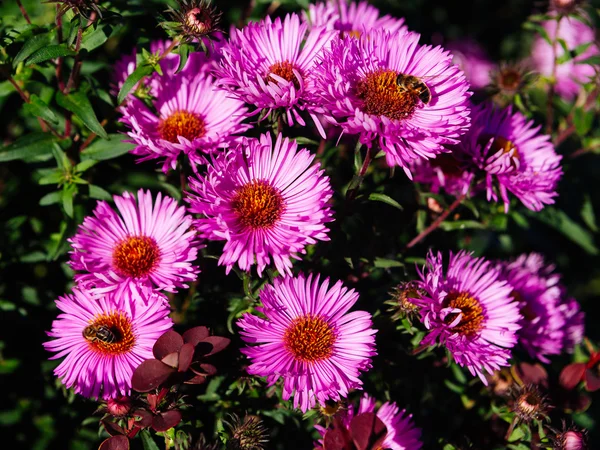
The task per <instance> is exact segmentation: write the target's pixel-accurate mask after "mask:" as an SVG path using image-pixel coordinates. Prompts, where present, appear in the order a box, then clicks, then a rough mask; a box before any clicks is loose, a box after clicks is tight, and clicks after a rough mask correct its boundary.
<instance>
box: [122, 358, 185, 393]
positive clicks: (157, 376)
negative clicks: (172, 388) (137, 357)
mask: <svg viewBox="0 0 600 450" xmlns="http://www.w3.org/2000/svg"><path fill="white" fill-rule="evenodd" d="M173 372H175V369H173V368H172V367H169V366H167V365H166V364H163V363H162V362H160V361H157V360H156V359H149V360H147V361H144V362H143V363H142V364H140V365H139V366H138V368H137V369H135V372H133V377H132V378H131V385H132V387H133V389H135V390H136V391H138V392H148V391H151V390H152V389H155V388H157V387H158V386H160V385H161V383H163V382H164V381H166V380H167V378H169V376H170V375H171V374H172V373H173Z"/></svg>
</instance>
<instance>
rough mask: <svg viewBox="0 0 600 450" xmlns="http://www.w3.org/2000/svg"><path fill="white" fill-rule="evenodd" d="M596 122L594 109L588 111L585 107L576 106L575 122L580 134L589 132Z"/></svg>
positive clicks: (583, 134)
mask: <svg viewBox="0 0 600 450" xmlns="http://www.w3.org/2000/svg"><path fill="white" fill-rule="evenodd" d="M593 123H594V111H586V110H585V109H583V108H575V113H574V114H573V124H574V125H575V130H576V131H577V134H579V136H585V135H586V134H588V132H589V131H590V129H591V128H592V124H593Z"/></svg>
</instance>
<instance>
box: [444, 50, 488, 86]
mask: <svg viewBox="0 0 600 450" xmlns="http://www.w3.org/2000/svg"><path fill="white" fill-rule="evenodd" d="M446 47H447V48H448V50H450V51H451V52H452V54H453V55H454V59H453V61H454V63H455V64H456V65H458V67H460V69H461V70H462V71H463V72H464V73H465V77H466V78H467V81H468V82H469V84H470V85H471V87H472V88H473V89H483V88H484V87H486V86H487V85H488V84H490V82H491V76H490V72H491V71H492V70H494V69H495V68H496V64H494V63H493V62H492V61H491V60H490V58H489V57H488V56H487V54H486V52H485V50H484V48H483V47H482V46H481V45H479V44H478V43H477V42H475V41H472V40H470V39H465V40H462V41H456V42H450V43H449V44H448V45H447V46H446Z"/></svg>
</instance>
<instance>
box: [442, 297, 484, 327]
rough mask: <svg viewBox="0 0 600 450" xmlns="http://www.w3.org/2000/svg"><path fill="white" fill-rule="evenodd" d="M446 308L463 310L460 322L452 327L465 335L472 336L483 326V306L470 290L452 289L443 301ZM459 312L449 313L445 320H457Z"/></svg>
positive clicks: (447, 322) (450, 321) (448, 321)
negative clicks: (459, 290)
mask: <svg viewBox="0 0 600 450" xmlns="http://www.w3.org/2000/svg"><path fill="white" fill-rule="evenodd" d="M443 307H444V308H457V309H460V310H461V312H462V318H461V319H460V322H459V323H458V324H457V325H456V326H455V327H453V328H452V331H454V332H457V333H460V334H462V335H465V336H472V335H474V334H476V333H478V332H479V331H481V329H482V328H483V321H484V316H483V308H482V306H481V304H480V303H479V301H478V300H477V299H476V298H474V297H473V296H471V294H469V293H468V292H456V291H451V292H449V293H448V295H447V296H446V298H445V299H444V303H443ZM458 314H459V313H452V314H448V315H447V316H446V317H445V319H444V322H445V323H446V324H448V325H449V324H451V323H452V322H454V320H456V317H457V316H458Z"/></svg>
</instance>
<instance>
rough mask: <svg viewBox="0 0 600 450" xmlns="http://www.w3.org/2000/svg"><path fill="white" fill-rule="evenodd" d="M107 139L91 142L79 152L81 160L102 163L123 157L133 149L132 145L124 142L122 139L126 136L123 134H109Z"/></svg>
mask: <svg viewBox="0 0 600 450" xmlns="http://www.w3.org/2000/svg"><path fill="white" fill-rule="evenodd" d="M108 139H109V140H97V141H95V142H93V143H92V144H91V145H90V146H89V147H87V148H86V149H84V150H83V151H82V152H81V160H82V161H85V160H88V159H93V160H96V161H104V160H107V159H113V158H116V157H118V156H121V155H124V154H125V153H127V152H129V151H130V150H133V149H134V148H135V145H134V144H131V143H129V142H125V141H124V139H127V136H126V135H124V134H118V133H114V134H109V135H108Z"/></svg>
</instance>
